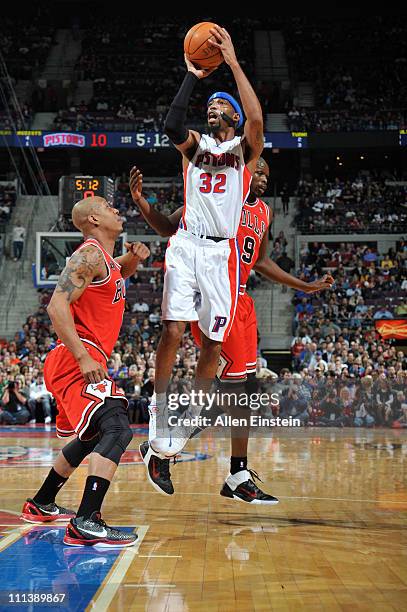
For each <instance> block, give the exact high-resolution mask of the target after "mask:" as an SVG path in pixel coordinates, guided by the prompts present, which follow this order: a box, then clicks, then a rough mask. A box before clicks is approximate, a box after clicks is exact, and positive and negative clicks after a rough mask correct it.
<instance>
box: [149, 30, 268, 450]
mask: <svg viewBox="0 0 407 612" xmlns="http://www.w3.org/2000/svg"><path fill="white" fill-rule="evenodd" d="M211 34H212V36H213V40H214V43H213V44H214V45H215V46H217V47H218V48H219V49H220V50H221V52H222V54H223V57H224V60H225V62H226V64H227V65H228V66H229V68H230V69H231V71H232V74H233V76H234V78H235V81H236V85H237V88H238V91H239V96H240V99H241V101H242V105H243V111H244V114H245V116H246V121H245V122H244V115H243V111H242V109H241V107H240V104H239V103H238V102H237V100H235V99H234V98H233V97H232V96H231V95H230V94H228V93H226V92H215V93H213V94H212V95H211V96H210V97H209V99H208V105H207V121H208V129H209V132H210V134H202V135H201V134H199V133H198V132H196V131H194V130H189V129H187V128H186V127H185V120H186V114H187V108H188V103H189V99H190V96H191V94H192V92H193V90H194V87H195V86H196V84H197V82H198V81H199V80H200V79H203V78H205V77H207V76H208V75H209V74H210V73H211V72H212V71H213V69H211V70H208V69H197V68H195V66H194V65H193V64H192V63H191V62H190V61H189V60H188V59H187V58H185V62H186V65H187V68H188V71H187V74H186V76H185V78H184V81H183V83H182V85H181V87H180V90H179V92H178V93H177V95H176V97H175V99H174V101H173V103H172V104H171V107H170V109H169V111H168V115H167V117H166V121H165V132H166V134H167V135H168V136H169V137H170V139H171V140H172V142H173V143H174V145H175V146H176V148H177V149H178V151H179V152H180V153H181V154H182V163H183V171H184V193H185V197H184V207H183V213H182V218H181V221H180V226H179V229H178V231H177V233H176V235H175V236H173V237H172V238H171V240H170V243H169V246H168V248H167V251H166V257H165V266H166V271H165V276H164V291H163V302H162V319H163V333H162V336H161V339H160V342H159V345H158V349H157V358H156V382H155V394H154V395H153V398H152V401H151V404H150V428H149V440H150V444H151V447H152V448H151V452H154V451H156V452H158V453H161V455H162V456H167V457H169V456H173V455H176V454H177V453H178V452H180V451H181V450H182V448H183V447H184V446H185V444H186V442H187V440H188V439H189V436H190V435H191V433H192V431H193V430H192V429H191V428H188V427H183V426H181V427H179V428H174V429H173V430H172V431H171V433H169V432H168V428H167V416H166V409H167V407H166V391H167V387H168V383H169V380H170V376H171V372H172V368H173V365H174V362H175V358H176V353H177V349H178V347H179V344H180V341H181V339H182V336H183V334H184V332H185V328H186V323H187V322H188V321H197V322H198V325H199V329H200V332H201V346H202V349H201V355H200V359H199V362H198V364H197V370H196V379H195V390H196V391H203V392H206V391H209V389H210V386H211V383H212V381H213V379H214V377H215V374H216V370H217V368H218V363H219V355H220V352H221V346H222V342H223V340H224V339H225V338H227V336H228V334H229V332H230V330H231V327H232V324H233V319H234V316H235V311H236V304H237V298H238V293H239V252H238V245H237V240H236V235H237V229H238V225H239V220H240V214H241V210H242V206H243V203H244V202H245V200H246V198H247V196H248V194H249V189H250V182H251V179H252V174H253V172H254V171H255V168H256V163H257V160H258V158H259V156H260V154H261V152H262V150H263V142H264V139H263V116H262V110H261V107H260V103H259V101H258V99H257V96H256V94H255V92H254V90H253V88H252V86H251V85H250V83H249V81H248V79H247V77H246V76H245V74H244V72H243V70H242V68H241V66H240V65H239V62H238V61H237V59H236V54H235V50H234V47H233V43H232V40H231V37H230V35H229V34H228V32H227V31H226V30H225V29H224V28H221V27H219V26H214V28H213V29H212V30H211ZM243 124H244V133H243V136H236V129H237V128H239V127H241V126H243ZM201 410H202V406H201V405H199V404H198V403H196V405H194V404H193V403H192V402H191V404H190V407H189V411H188V414H187V416H188V417H191V416H198V415H199V414H200V412H201Z"/></svg>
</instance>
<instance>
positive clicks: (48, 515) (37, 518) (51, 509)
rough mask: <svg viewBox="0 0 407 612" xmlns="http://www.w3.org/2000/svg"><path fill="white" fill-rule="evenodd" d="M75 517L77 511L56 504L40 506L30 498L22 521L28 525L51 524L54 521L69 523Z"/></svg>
mask: <svg viewBox="0 0 407 612" xmlns="http://www.w3.org/2000/svg"><path fill="white" fill-rule="evenodd" d="M75 516H76V512H75V510H69V508H63V507H62V506H58V505H57V504H56V503H55V502H53V503H51V504H38V503H37V502H35V501H34V500H33V499H31V498H28V499H27V500H26V501H25V503H24V506H23V509H22V511H21V515H20V519H22V520H23V521H26V522H27V523H50V522H52V521H69V520H70V519H72V518H75Z"/></svg>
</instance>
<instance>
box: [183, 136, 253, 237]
mask: <svg viewBox="0 0 407 612" xmlns="http://www.w3.org/2000/svg"><path fill="white" fill-rule="evenodd" d="M251 180H252V176H251V174H250V172H249V170H248V169H247V167H246V165H245V163H244V158H243V150H242V144H241V137H240V136H235V137H234V138H233V139H232V140H226V141H225V142H220V143H218V142H216V140H215V139H214V138H212V137H211V136H208V135H207V134H202V136H201V140H200V142H199V146H198V148H197V150H196V153H195V155H194V157H193V158H192V159H191V160H190V162H189V164H188V166H187V168H186V169H185V170H184V210H183V212H182V219H181V221H180V228H182V229H183V230H186V231H187V232H189V233H191V234H194V235H195V236H217V237H221V238H235V237H236V235H237V231H238V228H239V223H240V216H241V213H242V206H243V204H244V202H245V201H246V198H247V196H248V195H249V191H250V183H251Z"/></svg>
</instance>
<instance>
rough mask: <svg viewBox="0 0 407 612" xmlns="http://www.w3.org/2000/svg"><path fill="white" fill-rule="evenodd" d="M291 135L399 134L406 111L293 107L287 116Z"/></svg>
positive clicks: (406, 120) (406, 118)
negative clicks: (381, 131) (372, 131)
mask: <svg viewBox="0 0 407 612" xmlns="http://www.w3.org/2000/svg"><path fill="white" fill-rule="evenodd" d="M287 119H288V127H289V129H290V131H292V132H357V131H360V132H366V131H371V130H400V129H402V128H404V127H405V126H406V125H407V109H404V110H381V109H379V110H371V111H365V112H363V113H362V112H359V113H358V112H357V111H354V110H335V111H326V110H322V111H321V110H308V109H306V108H296V107H293V108H292V109H291V110H290V111H289V112H288V113H287Z"/></svg>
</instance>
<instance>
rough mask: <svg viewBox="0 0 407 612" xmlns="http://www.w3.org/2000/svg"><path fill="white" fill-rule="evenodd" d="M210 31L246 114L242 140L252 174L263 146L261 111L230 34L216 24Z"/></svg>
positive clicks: (247, 163) (246, 160)
mask: <svg viewBox="0 0 407 612" xmlns="http://www.w3.org/2000/svg"><path fill="white" fill-rule="evenodd" d="M210 32H211V34H212V35H213V38H214V39H215V40H214V41H213V42H212V44H213V45H214V46H215V47H218V49H220V51H221V52H222V55H223V57H224V59H225V62H226V64H228V66H229V67H230V69H231V71H232V73H233V76H234V78H235V81H236V85H237V88H238V91H239V96H240V99H241V101H242V105H243V110H244V113H245V115H246V122H245V127H244V139H243V141H242V144H243V146H244V148H245V162H246V165H247V167H248V169H249V170H250V172H251V173H252V174H253V172H254V171H255V168H256V162H257V159H258V158H259V157H260V154H261V152H262V150H263V146H264V137H263V112H262V110H261V106H260V102H259V100H258V98H257V96H256V94H255V91H254V89H253V87H252V86H251V85H250V82H249V80H248V78H247V77H246V75H245V73H244V72H243V70H242V68H241V66H240V64H239V62H238V60H237V58H236V53H235V49H234V46H233V42H232V39H231V37H230V34H229V33H228V32H227V31H226V30H225V28H221V27H220V26H218V25H216V24H215V25H214V27H213V28H212V29H211V30H210Z"/></svg>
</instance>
